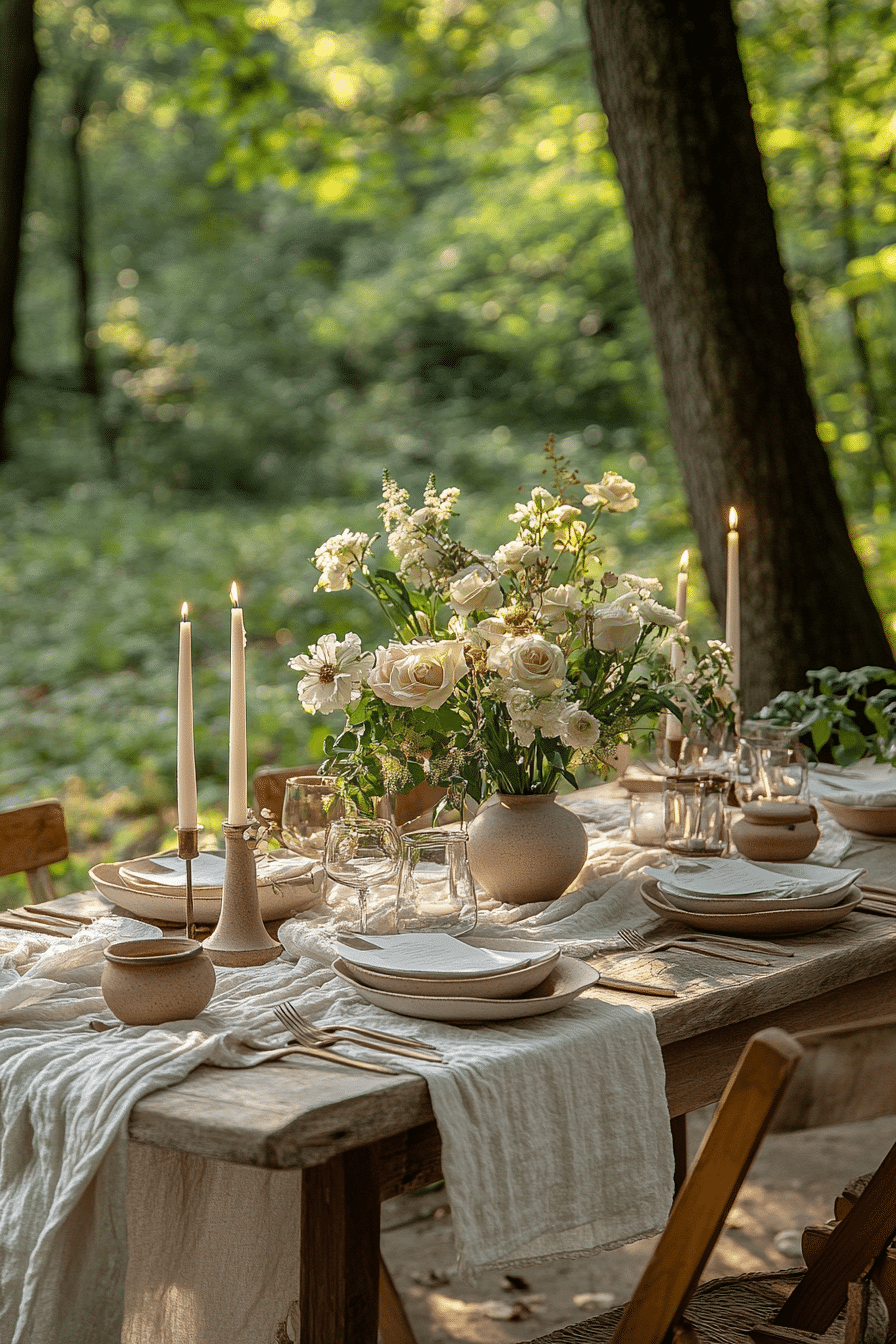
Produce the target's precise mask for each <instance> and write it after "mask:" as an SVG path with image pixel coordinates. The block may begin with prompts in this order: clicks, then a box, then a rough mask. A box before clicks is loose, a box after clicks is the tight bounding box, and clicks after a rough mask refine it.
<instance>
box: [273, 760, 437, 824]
mask: <svg viewBox="0 0 896 1344" xmlns="http://www.w3.org/2000/svg"><path fill="white" fill-rule="evenodd" d="M316 774H317V766H316V765H297V766H291V767H289V768H288V769H285V770H283V769H277V770H273V769H272V770H267V769H264V770H259V771H258V772H257V774H256V775H255V776H254V778H253V780H252V792H253V793H254V795H255V803H256V806H257V807H258V808H259V809H261V808H263V807H266V808H267V809H268V811H270V812H272V813H273V814H274V816H275V817H276V818H277V820H278V821H279V820H280V817H281V815H282V813H283V798H284V795H285V793H286V781H287V780H288V779H292V778H293V776H294V775H316ZM444 796H445V790H444V789H437V788H435V786H434V785H432V784H427V783H426V782H425V781H424V783H422V784H417V785H416V787H415V788H413V789H409V790H408V792H407V793H396V794H390V795H389V798H388V800H383V807H382V809H381V810H382V814H383V815H386V814H388V815H389V817H390V818H391V819H392V820H393V821H394V822H395V825H396V826H397V827H398V828H399V830H401V829H402V828H403V827H405V826H407V825H408V824H409V823H412V822H417V821H419V822H420V824H421V825H429V824H430V822H431V818H432V810H433V808H434V807H435V805H436V803H438V802H439V801H440V800H441V799H442V798H444Z"/></svg>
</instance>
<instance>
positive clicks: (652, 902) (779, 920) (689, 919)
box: [641, 878, 862, 936]
mask: <svg viewBox="0 0 896 1344" xmlns="http://www.w3.org/2000/svg"><path fill="white" fill-rule="evenodd" d="M641 899H642V900H643V901H644V903H645V904H646V905H649V906H650V909H651V910H653V911H655V912H656V914H658V915H662V916H663V917H664V918H665V919H674V920H677V921H678V922H679V923H680V924H687V925H688V926H689V927H690V928H692V929H703V931H704V932H705V933H710V932H713V931H715V932H716V933H747V934H750V933H755V934H756V935H757V936H761V935H764V934H769V933H770V934H777V935H784V936H786V935H788V934H796V933H812V932H813V931H814V930H815V929H824V928H827V926H828V925H829V924H836V923H837V921H838V920H840V919H845V918H846V916H847V915H848V914H851V913H852V911H853V910H855V908H856V906H857V905H858V904H859V901H860V900H861V899H862V893H861V892H860V891H859V888H858V887H850V888H849V890H848V891H847V892H846V894H845V896H844V897H843V899H842V900H841V901H840V903H839V904H838V905H832V906H829V907H828V908H827V909H824V910H817V909H813V908H811V907H807V906H802V907H801V908H800V909H798V910H779V909H775V910H768V911H752V912H751V913H748V914H745V915H743V914H734V913H733V912H731V911H726V912H725V913H723V914H700V913H698V912H697V911H694V910H679V909H676V907H675V906H674V905H670V904H669V902H668V901H667V900H666V898H665V897H664V896H663V895H662V893H661V892H660V889H659V886H658V884H657V883H656V882H654V881H653V879H652V878H648V879H647V881H645V882H642V884H641ZM726 905H727V902H726Z"/></svg>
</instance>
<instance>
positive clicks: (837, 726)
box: [757, 667, 896, 766]
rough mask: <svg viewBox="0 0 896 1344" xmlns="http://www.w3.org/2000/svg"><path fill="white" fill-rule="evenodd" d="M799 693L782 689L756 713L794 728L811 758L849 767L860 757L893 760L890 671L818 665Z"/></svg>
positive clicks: (895, 683) (894, 706)
mask: <svg viewBox="0 0 896 1344" xmlns="http://www.w3.org/2000/svg"><path fill="white" fill-rule="evenodd" d="M807 676H808V678H809V685H808V686H807V687H806V688H805V689H804V690H801V691H782V692H781V694H780V695H776V696H775V698H774V700H771V701H770V702H769V703H768V704H767V705H766V706H765V707H764V708H763V709H761V710H760V712H759V714H758V715H757V717H758V718H760V719H765V720H767V721H768V722H770V723H780V724H798V725H799V732H800V742H801V743H802V745H803V746H804V747H805V749H806V751H807V753H808V754H809V755H810V756H811V757H813V758H814V759H816V760H817V759H818V758H819V757H825V758H829V759H831V760H832V761H834V763H835V764H836V765H843V766H846V765H854V764H855V762H856V761H860V760H862V759H863V758H864V757H870V758H871V759H872V760H875V761H893V760H894V758H896V672H894V671H893V670H892V668H887V667H857V668H855V669H854V670H853V671H852V672H840V671H838V669H837V668H836V667H823V668H820V669H819V670H817V671H814V672H809V673H807Z"/></svg>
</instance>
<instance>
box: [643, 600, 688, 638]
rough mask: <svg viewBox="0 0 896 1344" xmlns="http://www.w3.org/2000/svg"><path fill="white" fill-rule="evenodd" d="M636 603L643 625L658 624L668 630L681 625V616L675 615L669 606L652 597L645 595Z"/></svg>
mask: <svg viewBox="0 0 896 1344" xmlns="http://www.w3.org/2000/svg"><path fill="white" fill-rule="evenodd" d="M636 605H637V608H638V615H639V616H640V617H641V620H642V621H643V622H644V624H645V625H659V626H662V627H664V628H665V629H668V630H674V629H675V627H676V626H677V625H681V617H680V616H678V615H676V613H675V612H674V611H673V610H672V609H671V607H664V606H663V604H662V603H661V602H656V601H654V599H653V598H652V597H645V598H643V599H642V600H641V601H640V602H638V603H637V604H636Z"/></svg>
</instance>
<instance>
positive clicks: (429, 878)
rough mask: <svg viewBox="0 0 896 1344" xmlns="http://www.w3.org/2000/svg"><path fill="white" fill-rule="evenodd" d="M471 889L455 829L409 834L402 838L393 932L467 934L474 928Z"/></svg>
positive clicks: (462, 837)
mask: <svg viewBox="0 0 896 1344" xmlns="http://www.w3.org/2000/svg"><path fill="white" fill-rule="evenodd" d="M476 919H477V909H476V887H475V885H474V883H473V875H472V873H471V872H470V865H469V861H468V859H467V833H466V831H464V830H461V829H459V828H451V829H448V828H438V827H437V828H434V829H432V830H426V831H410V832H409V833H408V834H407V835H403V836H402V837H401V868H400V870H399V876H398V896H397V900H396V917H395V923H396V931H397V932H398V933H422V932H424V931H425V930H428V929H438V930H439V931H440V932H442V933H452V934H461V933H470V932H471V931H472V930H473V929H475V927H476Z"/></svg>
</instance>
